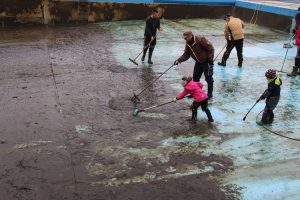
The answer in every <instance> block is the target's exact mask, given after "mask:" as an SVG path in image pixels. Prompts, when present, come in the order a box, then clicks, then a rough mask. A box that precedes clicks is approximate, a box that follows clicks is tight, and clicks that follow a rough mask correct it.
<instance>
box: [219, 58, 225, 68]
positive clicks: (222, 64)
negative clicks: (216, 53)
mask: <svg viewBox="0 0 300 200" xmlns="http://www.w3.org/2000/svg"><path fill="white" fill-rule="evenodd" d="M218 65H220V66H223V67H226V61H223V59H222V62H218Z"/></svg>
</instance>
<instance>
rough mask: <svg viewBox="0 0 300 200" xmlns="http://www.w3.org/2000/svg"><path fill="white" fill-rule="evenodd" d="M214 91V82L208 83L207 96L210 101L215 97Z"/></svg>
mask: <svg viewBox="0 0 300 200" xmlns="http://www.w3.org/2000/svg"><path fill="white" fill-rule="evenodd" d="M213 90H214V82H212V83H207V96H208V99H211V98H212V97H213Z"/></svg>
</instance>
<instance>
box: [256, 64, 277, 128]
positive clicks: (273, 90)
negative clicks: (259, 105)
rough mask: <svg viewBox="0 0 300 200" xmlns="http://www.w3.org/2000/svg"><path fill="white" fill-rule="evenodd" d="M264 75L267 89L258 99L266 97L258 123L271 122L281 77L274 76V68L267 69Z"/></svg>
mask: <svg viewBox="0 0 300 200" xmlns="http://www.w3.org/2000/svg"><path fill="white" fill-rule="evenodd" d="M265 76H266V78H267V80H268V89H266V90H265V92H264V93H263V94H262V95H261V97H260V100H262V99H266V106H265V109H264V112H263V116H262V119H261V122H260V124H271V123H272V122H273V120H274V113H273V110H274V109H275V108H276V106H277V104H278V102H279V99H280V90H281V88H280V86H281V85H282V81H281V79H280V78H279V77H278V76H276V71H275V70H274V69H269V70H268V71H267V72H266V73H265Z"/></svg>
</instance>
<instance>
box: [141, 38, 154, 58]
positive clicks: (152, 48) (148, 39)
mask: <svg viewBox="0 0 300 200" xmlns="http://www.w3.org/2000/svg"><path fill="white" fill-rule="evenodd" d="M150 41H151V37H150V36H146V35H145V37H144V47H146V45H148V46H147V47H146V48H145V49H144V52H143V57H145V56H146V53H147V51H148V49H149V54H151V55H152V53H153V50H154V48H155V45H156V38H154V40H153V41H152V42H151V43H150V45H149V42H150Z"/></svg>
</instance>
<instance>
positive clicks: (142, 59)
mask: <svg viewBox="0 0 300 200" xmlns="http://www.w3.org/2000/svg"><path fill="white" fill-rule="evenodd" d="M147 50H148V49H145V50H144V51H143V56H142V58H141V61H142V62H144V61H145V57H146V53H147Z"/></svg>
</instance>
